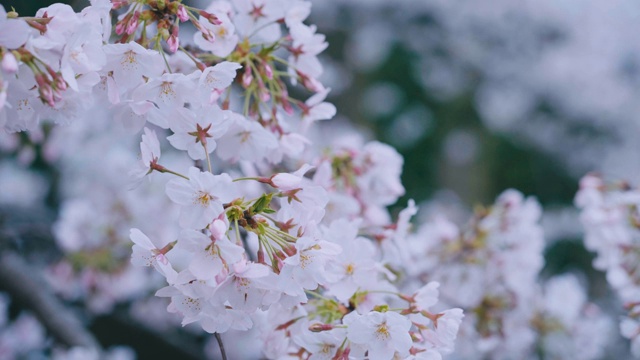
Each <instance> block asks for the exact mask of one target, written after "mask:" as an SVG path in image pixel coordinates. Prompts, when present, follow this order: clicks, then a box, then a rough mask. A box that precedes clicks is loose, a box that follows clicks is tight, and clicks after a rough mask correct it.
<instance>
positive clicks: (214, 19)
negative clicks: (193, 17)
mask: <svg viewBox="0 0 640 360" xmlns="http://www.w3.org/2000/svg"><path fill="white" fill-rule="evenodd" d="M199 14H200V15H201V16H202V17H203V18H205V19H207V20H209V22H210V23H211V24H213V25H221V24H222V21H220V19H218V17H217V16H215V15H213V14H211V13H208V12H206V11H204V10H200V12H199Z"/></svg>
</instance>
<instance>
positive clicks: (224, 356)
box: [213, 333, 227, 360]
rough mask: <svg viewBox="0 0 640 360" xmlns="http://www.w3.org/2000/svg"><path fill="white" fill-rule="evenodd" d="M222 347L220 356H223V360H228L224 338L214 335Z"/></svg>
mask: <svg viewBox="0 0 640 360" xmlns="http://www.w3.org/2000/svg"><path fill="white" fill-rule="evenodd" d="M213 335H214V336H215V337H216V340H217V341H218V346H220V354H222V360H227V353H226V352H225V351H224V344H223V343H222V337H221V336H220V334H218V333H213Z"/></svg>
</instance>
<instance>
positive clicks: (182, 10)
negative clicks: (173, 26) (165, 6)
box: [177, 4, 189, 22]
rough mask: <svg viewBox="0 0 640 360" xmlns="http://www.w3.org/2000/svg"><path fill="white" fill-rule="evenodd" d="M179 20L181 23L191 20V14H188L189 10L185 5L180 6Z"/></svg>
mask: <svg viewBox="0 0 640 360" xmlns="http://www.w3.org/2000/svg"><path fill="white" fill-rule="evenodd" d="M177 15H178V19H180V21H182V22H185V21H187V20H189V14H188V13H187V8H185V7H184V5H182V4H180V5H178V14H177Z"/></svg>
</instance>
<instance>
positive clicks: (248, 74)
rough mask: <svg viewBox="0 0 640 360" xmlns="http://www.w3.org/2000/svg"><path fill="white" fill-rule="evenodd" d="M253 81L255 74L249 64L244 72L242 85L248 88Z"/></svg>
mask: <svg viewBox="0 0 640 360" xmlns="http://www.w3.org/2000/svg"><path fill="white" fill-rule="evenodd" d="M252 82H253V75H251V67H250V66H249V65H247V66H246V67H245V68H244V74H242V86H244V87H245V88H248V87H249V85H251V83H252Z"/></svg>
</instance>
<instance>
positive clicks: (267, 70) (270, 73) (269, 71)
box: [264, 63, 273, 80]
mask: <svg viewBox="0 0 640 360" xmlns="http://www.w3.org/2000/svg"><path fill="white" fill-rule="evenodd" d="M264 72H265V74H266V75H267V79H269V80H271V79H273V69H272V68H271V66H270V65H269V64H267V63H265V64H264Z"/></svg>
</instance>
